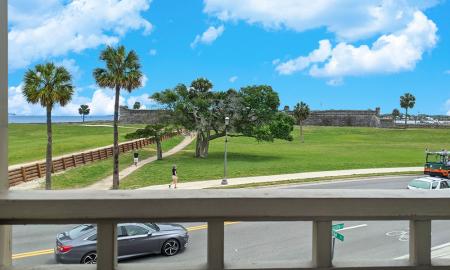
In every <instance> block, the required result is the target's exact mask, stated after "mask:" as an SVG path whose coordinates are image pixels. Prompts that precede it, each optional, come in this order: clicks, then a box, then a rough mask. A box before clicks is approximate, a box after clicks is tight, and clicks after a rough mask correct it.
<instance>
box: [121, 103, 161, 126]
mask: <svg viewBox="0 0 450 270" xmlns="http://www.w3.org/2000/svg"><path fill="white" fill-rule="evenodd" d="M167 116H168V113H167V111H165V110H132V109H128V108H126V107H123V106H120V108H119V123H122V124H148V125H152V124H157V123H161V120H162V119H166V118H167Z"/></svg>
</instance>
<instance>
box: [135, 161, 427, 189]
mask: <svg viewBox="0 0 450 270" xmlns="http://www.w3.org/2000/svg"><path fill="white" fill-rule="evenodd" d="M411 171H417V172H421V171H423V167H403V168H375V169H355V170H338V171H322V172H305V173H292V174H279V175H267V176H253V177H239V178H229V179H228V186H233V185H242V184H253V183H264V182H277V181H286V180H300V179H309V178H320V177H330V176H338V177H339V176H343V177H345V176H352V175H364V174H377V173H401V172H411ZM218 187H223V186H222V185H221V180H220V179H217V180H207V181H196V182H185V183H183V179H181V182H180V183H179V184H178V185H177V189H204V188H218ZM139 189H142V190H163V189H168V185H157V186H148V187H144V188H139Z"/></svg>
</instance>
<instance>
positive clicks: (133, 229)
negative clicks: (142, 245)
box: [125, 225, 148, 236]
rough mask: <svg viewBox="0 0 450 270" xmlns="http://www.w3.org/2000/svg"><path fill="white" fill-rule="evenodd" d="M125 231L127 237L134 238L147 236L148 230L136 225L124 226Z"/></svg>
mask: <svg viewBox="0 0 450 270" xmlns="http://www.w3.org/2000/svg"><path fill="white" fill-rule="evenodd" d="M125 229H126V231H127V235H128V236H135V235H146V234H148V230H147V229H145V228H143V227H141V226H137V225H126V226H125Z"/></svg>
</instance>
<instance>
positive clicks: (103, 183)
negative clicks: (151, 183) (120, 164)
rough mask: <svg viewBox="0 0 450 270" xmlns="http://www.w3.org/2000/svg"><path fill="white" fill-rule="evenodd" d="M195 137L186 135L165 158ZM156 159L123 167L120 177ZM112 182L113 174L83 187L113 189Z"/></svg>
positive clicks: (166, 153) (164, 154)
mask: <svg viewBox="0 0 450 270" xmlns="http://www.w3.org/2000/svg"><path fill="white" fill-rule="evenodd" d="M195 138H196V137H195V136H190V135H189V136H186V137H185V138H184V140H183V141H182V142H181V143H179V144H178V145H177V146H175V147H174V148H172V149H170V150H169V151H167V152H165V153H163V158H164V157H169V156H171V155H174V154H176V153H178V152H179V151H181V150H183V149H184V148H185V147H186V146H188V145H189V144H190V143H191V142H192V141H193V140H195ZM155 160H156V156H152V157H149V158H147V159H144V160H142V161H140V162H139V163H138V165H137V166H134V165H132V166H130V167H128V168H126V169H123V170H122V171H120V172H119V179H123V178H125V177H127V176H128V175H130V174H131V173H133V172H134V171H136V170H138V169H140V168H141V167H143V166H145V165H147V164H148V163H150V162H153V161H155ZM112 182H113V176H112V175H110V176H108V177H107V178H105V179H103V180H100V181H98V182H96V183H95V184H93V185H90V186H88V187H85V188H82V189H94V190H108V189H111V187H112Z"/></svg>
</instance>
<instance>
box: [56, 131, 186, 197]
mask: <svg viewBox="0 0 450 270" xmlns="http://www.w3.org/2000/svg"><path fill="white" fill-rule="evenodd" d="M182 140H183V137H182V136H176V137H173V138H171V139H169V140H167V141H164V142H163V143H162V148H163V151H167V150H169V149H171V148H173V147H174V146H176V145H177V144H179V143H180V142H181V141H182ZM154 155H156V146H155V145H150V147H146V148H143V149H140V150H139V160H144V159H146V158H148V157H150V156H154ZM131 165H133V153H132V152H128V153H125V154H122V155H120V157H119V169H120V170H123V169H125V168H126V167H129V166H131ZM112 168H113V163H112V158H109V159H105V160H102V161H99V162H95V163H92V164H89V165H85V166H82V167H77V168H73V169H70V170H68V171H66V172H64V173H61V174H57V175H54V176H53V177H52V183H53V189H68V188H81V187H86V186H89V185H91V184H93V183H95V182H97V181H99V180H102V179H104V178H106V177H108V176H109V175H111V174H112Z"/></svg>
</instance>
